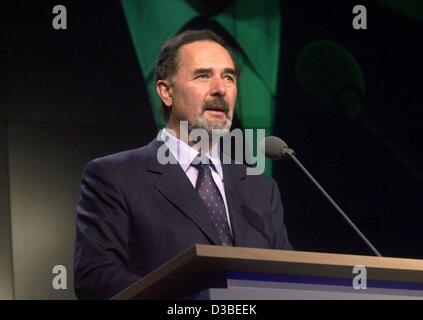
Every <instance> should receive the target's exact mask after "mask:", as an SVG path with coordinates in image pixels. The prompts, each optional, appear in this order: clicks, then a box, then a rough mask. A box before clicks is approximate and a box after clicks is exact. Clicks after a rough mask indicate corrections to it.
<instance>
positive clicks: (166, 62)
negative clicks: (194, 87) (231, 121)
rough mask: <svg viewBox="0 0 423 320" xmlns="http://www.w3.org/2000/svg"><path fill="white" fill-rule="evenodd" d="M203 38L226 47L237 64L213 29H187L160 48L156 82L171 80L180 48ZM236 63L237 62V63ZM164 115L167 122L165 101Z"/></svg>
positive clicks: (168, 113)
mask: <svg viewBox="0 0 423 320" xmlns="http://www.w3.org/2000/svg"><path fill="white" fill-rule="evenodd" d="M202 40H208V41H213V42H216V43H218V44H220V45H221V46H222V47H224V48H225V49H226V50H227V51H228V52H229V54H230V55H231V57H232V60H233V61H234V64H235V59H234V57H233V55H232V53H231V51H230V49H229V48H228V46H227V45H226V43H225V42H224V40H223V39H222V38H221V37H220V36H218V35H217V34H216V33H214V32H213V31H211V30H208V29H206V30H186V31H184V32H182V33H180V34H178V35H176V36H175V37H173V38H171V39H170V40H168V41H167V42H166V43H165V44H164V45H163V46H162V48H161V49H160V52H159V55H158V57H157V60H156V66H155V79H156V82H157V81H158V80H170V78H172V77H173V76H174V75H175V74H176V72H177V69H178V52H179V48H181V47H182V46H183V45H186V44H189V43H192V42H195V41H202ZM235 65H236V64H235ZM235 71H236V75H237V76H239V74H240V72H239V70H238V68H237V67H236V66H235ZM162 106H163V109H162V110H163V117H164V120H165V122H167V121H168V120H169V116H170V113H171V110H170V108H167V107H166V106H165V105H164V104H163V103H162Z"/></svg>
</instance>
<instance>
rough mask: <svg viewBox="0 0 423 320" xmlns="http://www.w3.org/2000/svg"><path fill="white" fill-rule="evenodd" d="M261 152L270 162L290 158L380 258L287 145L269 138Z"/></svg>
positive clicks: (263, 142) (264, 142)
mask: <svg viewBox="0 0 423 320" xmlns="http://www.w3.org/2000/svg"><path fill="white" fill-rule="evenodd" d="M260 149H261V152H262V153H263V154H264V155H265V156H266V157H268V158H270V159H272V160H280V159H287V158H290V159H292V160H294V162H295V163H296V164H297V165H298V166H299V167H300V169H301V170H302V171H303V172H304V173H305V174H306V176H307V177H308V178H309V179H310V180H311V181H312V182H313V183H314V185H315V186H316V187H317V188H318V189H319V190H320V192H322V193H323V195H324V196H325V197H326V199H328V200H329V202H330V203H331V204H332V205H333V206H334V207H335V209H336V211H338V213H339V214H340V215H341V216H342V217H343V218H344V219H345V220H346V221H347V222H348V224H349V225H350V226H351V227H352V228H353V229H354V231H355V232H356V233H357V234H358V235H359V236H360V238H361V239H362V240H363V241H364V242H365V243H366V245H367V246H368V247H369V248H370V250H372V252H373V253H374V254H375V255H376V256H378V257H381V256H382V255H381V254H380V253H379V251H378V250H377V249H376V248H375V247H374V246H373V245H372V244H371V242H370V241H369V240H368V239H367V238H366V236H365V235H364V234H363V233H362V232H361V231H360V229H359V228H358V227H357V226H356V225H355V224H354V222H352V220H351V219H350V218H349V217H348V215H347V214H346V213H345V212H344V210H342V209H341V207H340V206H339V205H338V204H337V203H336V202H335V201H334V200H333V199H332V197H331V196H330V195H329V194H328V193H327V192H326V191H325V189H323V187H322V186H321V185H320V184H319V183H318V182H317V180H316V179H314V177H313V176H312V175H311V174H310V172H308V170H307V169H306V168H305V167H304V166H303V165H302V163H301V162H300V161H299V160H298V159H297V157H296V156H295V152H294V150H292V149H291V148H289V147H288V145H287V144H286V143H285V142H284V141H283V140H282V139H280V138H278V137H275V136H269V137H266V138H264V139H263V140H262V141H261V143H260Z"/></svg>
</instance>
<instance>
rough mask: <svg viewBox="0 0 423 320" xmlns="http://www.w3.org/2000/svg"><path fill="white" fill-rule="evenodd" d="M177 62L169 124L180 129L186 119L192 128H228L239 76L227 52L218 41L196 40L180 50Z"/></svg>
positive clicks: (172, 86) (171, 89) (209, 130)
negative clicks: (180, 124) (237, 76)
mask: <svg viewBox="0 0 423 320" xmlns="http://www.w3.org/2000/svg"><path fill="white" fill-rule="evenodd" d="M178 62H179V63H178V68H177V72H176V74H175V76H174V77H173V78H172V79H171V87H170V89H169V96H170V98H171V99H170V100H171V103H170V105H171V107H172V113H171V116H170V119H169V123H168V126H170V127H171V128H172V127H173V128H172V129H174V130H176V131H177V132H178V131H179V130H178V128H179V122H180V121H182V120H187V121H188V124H189V127H190V128H191V129H195V128H202V129H206V130H207V131H208V132H209V133H210V132H211V129H220V130H223V131H229V129H230V126H231V123H232V117H233V112H234V108H235V100H236V95H237V86H236V80H237V79H236V75H235V65H234V62H233V61H232V58H231V56H230V54H229V53H228V51H227V50H226V49H225V48H223V47H222V46H221V45H219V44H218V43H216V42H212V41H196V42H193V43H190V44H186V45H184V46H182V47H181V48H180V49H179V53H178ZM174 126H178V128H174Z"/></svg>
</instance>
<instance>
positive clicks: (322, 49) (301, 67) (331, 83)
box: [296, 40, 423, 181]
mask: <svg viewBox="0 0 423 320" xmlns="http://www.w3.org/2000/svg"><path fill="white" fill-rule="evenodd" d="M296 76H297V80H298V82H299V84H300V86H301V87H302V88H303V90H304V91H305V92H306V93H307V94H308V95H310V96H311V97H312V98H314V99H315V100H316V101H318V102H319V103H320V104H321V105H322V106H325V107H326V108H329V109H330V108H335V107H340V108H342V109H344V110H345V111H346V112H347V113H348V114H349V115H350V116H351V117H352V118H353V119H355V120H357V121H359V122H360V123H361V124H362V125H363V126H364V127H365V128H366V129H367V130H369V131H370V132H371V133H372V134H373V135H374V136H376V137H377V138H378V139H379V140H380V141H381V142H382V143H383V144H384V145H385V147H386V148H387V149H388V150H390V151H391V152H392V153H393V154H394V155H395V156H396V157H397V158H398V160H399V161H400V162H401V163H402V165H403V166H404V167H405V168H407V169H408V170H409V171H410V172H411V173H412V174H413V175H414V176H415V177H417V178H418V179H419V180H420V181H423V173H422V171H421V170H420V169H419V168H418V167H417V166H416V165H415V164H414V163H413V162H412V161H411V160H410V159H409V158H408V157H407V156H406V155H405V154H404V152H403V151H402V150H401V148H400V147H399V146H398V145H397V144H396V143H395V142H394V141H392V139H390V138H389V137H388V136H387V135H386V134H385V133H384V131H383V130H382V129H381V128H380V127H379V126H378V125H377V124H376V123H375V122H374V121H372V120H371V119H370V117H369V113H368V111H367V110H366V107H365V103H364V101H365V83H364V77H363V73H362V70H361V67H360V65H359V63H358V62H357V60H356V59H355V58H354V56H353V55H352V54H351V53H350V52H349V51H348V50H347V49H345V48H344V47H342V46H341V45H339V44H337V43H336V42H333V41H328V40H319V41H314V42H311V43H309V44H308V45H306V46H305V47H304V48H303V49H302V51H301V52H300V54H299V56H298V59H297V63H296Z"/></svg>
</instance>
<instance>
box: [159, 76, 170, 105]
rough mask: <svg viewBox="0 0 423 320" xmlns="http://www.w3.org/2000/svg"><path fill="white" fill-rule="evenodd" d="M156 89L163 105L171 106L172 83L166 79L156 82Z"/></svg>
mask: <svg viewBox="0 0 423 320" xmlns="http://www.w3.org/2000/svg"><path fill="white" fill-rule="evenodd" d="M156 91H157V94H158V95H159V97H160V99H161V100H162V102H163V103H164V105H165V106H167V107H171V106H172V85H171V83H170V82H169V81H168V80H159V81H157V82H156Z"/></svg>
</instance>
